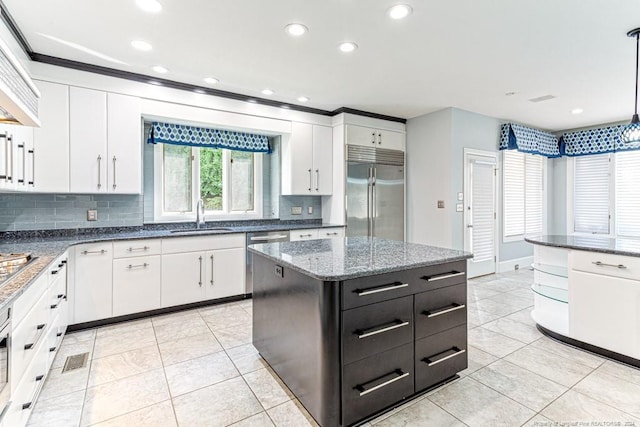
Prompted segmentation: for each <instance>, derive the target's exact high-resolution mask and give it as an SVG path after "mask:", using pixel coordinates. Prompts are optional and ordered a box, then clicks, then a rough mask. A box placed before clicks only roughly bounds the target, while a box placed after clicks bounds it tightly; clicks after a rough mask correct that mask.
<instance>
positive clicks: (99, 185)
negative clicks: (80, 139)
mask: <svg viewBox="0 0 640 427" xmlns="http://www.w3.org/2000/svg"><path fill="white" fill-rule="evenodd" d="M101 166H102V154H98V190H99V189H101V188H102V182H100V176H101V175H102V172H101V171H100V167H101Z"/></svg>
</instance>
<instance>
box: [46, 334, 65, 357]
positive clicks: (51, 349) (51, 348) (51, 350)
mask: <svg viewBox="0 0 640 427" xmlns="http://www.w3.org/2000/svg"><path fill="white" fill-rule="evenodd" d="M61 336H62V332H58V333H57V334H56V337H58V338H60V337H61ZM60 344H62V338H60V339H59V340H58V341H57V342H56V345H54V346H53V347H49V352H53V351H56V349H57V348H58V347H59V346H60Z"/></svg>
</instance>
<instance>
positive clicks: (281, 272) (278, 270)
mask: <svg viewBox="0 0 640 427" xmlns="http://www.w3.org/2000/svg"><path fill="white" fill-rule="evenodd" d="M274 273H275V275H276V277H284V268H282V266H280V265H276V269H275V271H274Z"/></svg>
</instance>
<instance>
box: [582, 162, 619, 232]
mask: <svg viewBox="0 0 640 427" xmlns="http://www.w3.org/2000/svg"><path fill="white" fill-rule="evenodd" d="M610 191H611V189H610V185H609V154H598V155H593V156H582V157H576V159H575V173H574V196H573V213H574V231H575V232H578V233H592V234H609V194H610Z"/></svg>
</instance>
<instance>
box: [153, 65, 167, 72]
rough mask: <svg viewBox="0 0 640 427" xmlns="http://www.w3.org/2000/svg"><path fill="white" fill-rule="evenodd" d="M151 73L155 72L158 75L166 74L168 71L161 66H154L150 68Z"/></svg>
mask: <svg viewBox="0 0 640 427" xmlns="http://www.w3.org/2000/svg"><path fill="white" fill-rule="evenodd" d="M152 69H153V71H155V72H156V73H160V74H165V73H167V72H168V71H169V70H167V69H166V68H164V67H163V66H162V65H154V66H153V67H152Z"/></svg>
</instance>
